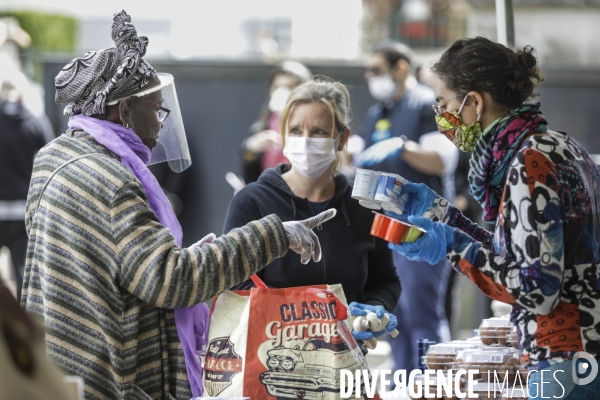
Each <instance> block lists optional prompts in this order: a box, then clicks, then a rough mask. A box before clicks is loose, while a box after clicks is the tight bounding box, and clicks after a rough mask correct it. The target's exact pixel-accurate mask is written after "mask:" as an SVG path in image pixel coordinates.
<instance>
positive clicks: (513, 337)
mask: <svg viewBox="0 0 600 400" xmlns="http://www.w3.org/2000/svg"><path fill="white" fill-rule="evenodd" d="M506 341H507V342H508V344H509V345H511V346H512V347H514V348H515V349H517V350H518V349H519V341H518V340H517V327H516V326H514V327H513V328H512V330H511V331H510V333H509V334H508V336H507V337H506Z"/></svg>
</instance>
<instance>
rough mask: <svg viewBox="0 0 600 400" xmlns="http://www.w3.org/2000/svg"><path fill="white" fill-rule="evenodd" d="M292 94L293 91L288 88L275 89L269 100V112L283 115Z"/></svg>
mask: <svg viewBox="0 0 600 400" xmlns="http://www.w3.org/2000/svg"><path fill="white" fill-rule="evenodd" d="M290 93H292V90H291V89H290V88H289V87H287V86H280V87H278V88H277V89H275V90H274V91H273V93H272V94H271V98H270V99H269V110H270V111H271V112H274V113H277V114H281V112H282V111H283V109H284V108H285V103H286V102H287V99H288V97H290Z"/></svg>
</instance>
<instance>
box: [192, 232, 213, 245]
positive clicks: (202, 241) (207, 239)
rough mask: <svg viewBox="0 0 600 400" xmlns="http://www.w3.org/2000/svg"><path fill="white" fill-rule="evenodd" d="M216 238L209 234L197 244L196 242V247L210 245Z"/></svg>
mask: <svg viewBox="0 0 600 400" xmlns="http://www.w3.org/2000/svg"><path fill="white" fill-rule="evenodd" d="M216 238H217V236H216V235H215V234H214V233H209V234H208V235H206V236H204V237H203V238H202V239H200V240H198V242H196V246H202V245H203V244H205V243H212V242H213V240H215V239H216Z"/></svg>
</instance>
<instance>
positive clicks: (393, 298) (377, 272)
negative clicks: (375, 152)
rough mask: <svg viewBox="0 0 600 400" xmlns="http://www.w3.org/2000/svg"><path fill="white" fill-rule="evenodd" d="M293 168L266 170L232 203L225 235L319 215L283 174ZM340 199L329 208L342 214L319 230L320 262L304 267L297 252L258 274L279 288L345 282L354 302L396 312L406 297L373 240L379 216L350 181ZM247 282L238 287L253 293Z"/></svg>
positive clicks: (387, 254)
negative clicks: (267, 220)
mask: <svg viewBox="0 0 600 400" xmlns="http://www.w3.org/2000/svg"><path fill="white" fill-rule="evenodd" d="M289 168H290V166H289V165H286V164H279V165H278V166H277V167H276V168H275V169H267V170H265V171H264V172H263V173H262V175H261V176H260V178H259V179H258V181H257V182H254V183H251V184H249V185H248V186H246V187H245V188H244V189H242V190H240V191H239V192H238V193H237V194H236V195H235V196H234V197H233V199H232V200H231V203H230V204H229V210H228V211H227V217H226V219H225V226H224V229H223V231H224V233H226V232H229V231H230V230H231V229H233V228H238V227H241V226H243V225H245V224H247V223H248V222H250V221H253V220H256V219H260V218H262V217H264V216H267V215H269V214H273V213H275V214H277V216H278V217H279V218H280V219H281V220H282V221H297V220H303V219H306V218H310V217H312V216H314V215H315V212H314V211H313V209H312V208H311V206H310V203H309V202H308V200H307V199H303V198H300V197H298V196H296V195H294V193H292V191H291V190H290V188H289V186H288V185H287V183H286V182H285V181H284V180H283V178H282V177H281V174H282V173H284V172H286V171H288V170H289ZM335 185H336V190H335V195H334V196H333V198H331V199H330V200H329V202H328V203H327V204H326V205H325V209H326V210H327V209H329V208H335V209H336V210H337V215H336V216H335V217H334V218H332V219H331V220H329V221H327V222H325V223H323V224H322V225H320V226H318V227H317V228H315V233H316V234H317V236H318V237H319V242H320V243H321V248H322V258H321V261H320V262H314V261H312V260H311V261H309V263H308V264H307V265H303V264H302V263H300V256H299V255H298V254H296V253H294V252H293V251H290V252H288V253H287V255H286V256H285V257H283V258H279V259H277V260H275V261H273V262H272V263H271V264H269V265H267V267H266V268H265V269H263V270H262V271H260V272H258V276H259V277H260V278H261V279H262V280H263V281H264V282H265V283H266V284H267V285H269V286H271V287H275V288H283V287H293V286H307V285H318V284H324V283H327V284H335V283H341V284H342V287H343V288H344V293H345V295H346V298H347V300H348V302H351V301H357V302H359V303H366V304H374V305H382V306H384V307H385V309H386V310H388V311H392V310H393V309H394V308H395V307H396V304H397V303H398V299H399V298H400V291H401V287H400V279H399V278H398V274H397V273H396V268H395V267H394V262H393V259H392V251H391V250H390V249H389V248H388V247H387V243H386V242H385V241H383V240H381V239H377V238H375V237H374V236H371V234H370V230H371V224H372V223H373V213H372V212H371V210H368V209H366V208H364V207H362V206H361V205H359V204H358V201H357V200H355V199H353V198H352V197H351V194H352V187H351V186H350V185H349V183H348V179H347V178H346V177H345V176H343V175H339V176H337V177H336V178H335ZM251 287H253V285H252V282H251V281H246V282H244V283H242V284H240V285H238V286H236V287H235V289H249V288H251Z"/></svg>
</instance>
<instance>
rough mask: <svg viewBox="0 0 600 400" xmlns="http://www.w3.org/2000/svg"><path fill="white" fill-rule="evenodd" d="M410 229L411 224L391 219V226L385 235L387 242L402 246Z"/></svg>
mask: <svg viewBox="0 0 600 400" xmlns="http://www.w3.org/2000/svg"><path fill="white" fill-rule="evenodd" d="M408 229H410V225H409V224H405V223H404V222H402V221H398V220H397V219H391V218H390V222H389V226H388V229H387V232H386V234H385V240H387V241H388V242H391V243H394V244H400V243H401V242H402V238H403V237H404V234H405V233H406V231H407V230H408Z"/></svg>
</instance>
